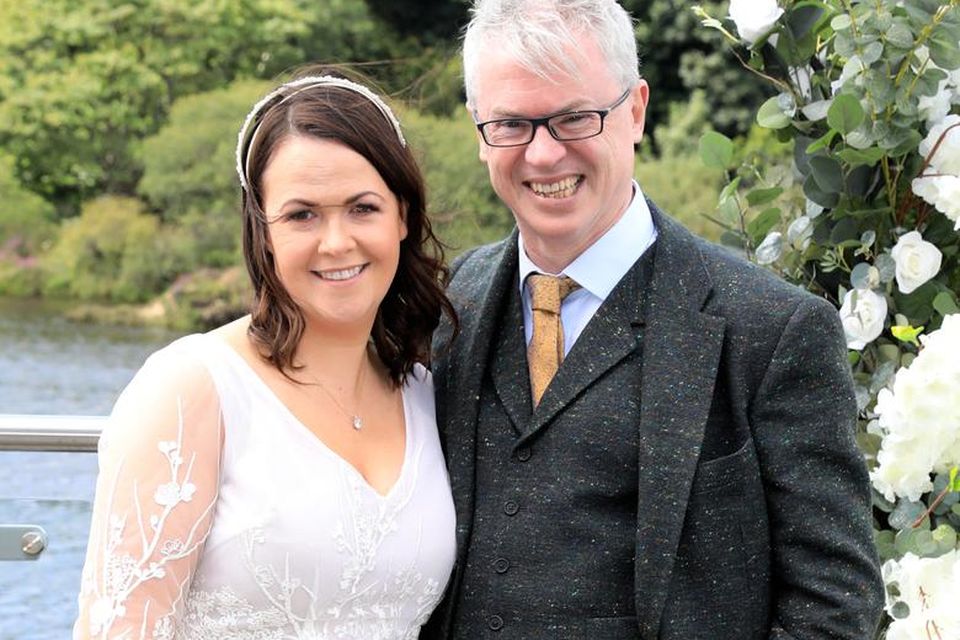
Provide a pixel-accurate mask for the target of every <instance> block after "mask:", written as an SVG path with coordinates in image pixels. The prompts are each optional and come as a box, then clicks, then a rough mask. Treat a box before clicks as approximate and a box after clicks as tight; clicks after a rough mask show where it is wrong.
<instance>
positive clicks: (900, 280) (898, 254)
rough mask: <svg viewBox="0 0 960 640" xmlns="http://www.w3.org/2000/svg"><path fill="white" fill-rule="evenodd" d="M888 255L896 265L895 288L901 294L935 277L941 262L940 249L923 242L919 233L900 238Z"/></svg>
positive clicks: (915, 288)
mask: <svg viewBox="0 0 960 640" xmlns="http://www.w3.org/2000/svg"><path fill="white" fill-rule="evenodd" d="M890 255H891V256H893V259H894V260H895V261H896V263H897V287H899V288H900V291H901V292H903V293H912V292H914V291H916V290H917V288H918V287H920V285H922V284H923V283H925V282H926V281H927V280H929V279H930V278H932V277H933V276H935V275H937V273H939V272H940V264H941V262H942V261H943V254H942V253H940V249H938V248H937V246H936V245H935V244H933V243H932V242H927V241H926V240H924V239H923V236H921V235H920V232H919V231H911V232H909V233H905V234H903V235H902V236H900V238H899V239H898V240H897V244H895V245H894V246H893V249H892V250H891V251H890Z"/></svg>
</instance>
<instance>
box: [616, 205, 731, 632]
mask: <svg viewBox="0 0 960 640" xmlns="http://www.w3.org/2000/svg"><path fill="white" fill-rule="evenodd" d="M650 208H651V212H652V213H653V216H654V222H655V224H656V227H657V229H658V232H659V236H658V239H657V249H656V251H657V253H656V259H655V264H654V272H653V278H652V280H651V283H650V291H649V299H648V306H647V310H646V318H647V326H646V333H645V336H644V355H643V368H642V372H643V382H642V385H643V387H642V405H641V410H640V433H639V450H638V455H639V482H638V503H637V515H638V528H637V548H636V554H637V557H636V562H635V567H636V569H635V597H636V607H637V618H638V623H639V627H640V631H641V633H642V635H643V636H644V637H650V638H655V637H657V636H658V634H659V630H660V622H661V617H662V614H663V608H664V604H665V601H666V595H667V589H668V588H669V585H670V576H671V573H672V568H673V563H674V561H675V559H676V553H677V548H678V545H679V541H680V534H681V531H682V529H683V523H684V517H685V514H686V504H687V501H688V498H689V493H690V487H691V484H692V481H693V476H694V472H695V471H696V466H697V462H698V460H699V456H700V448H701V444H702V441H703V434H704V428H705V425H706V422H707V418H708V416H709V412H710V406H711V403H712V398H713V387H714V383H715V380H716V376H717V369H718V366H719V362H720V354H721V350H722V346H723V334H724V321H723V319H722V318H719V317H716V316H711V315H708V314H706V313H704V312H703V308H704V306H705V304H706V302H707V300H708V299H709V296H710V293H711V283H710V277H709V274H708V273H707V271H706V269H705V267H704V265H703V262H702V258H701V255H700V251H699V248H698V247H697V245H696V243H695V242H694V240H693V238H692V236H690V234H689V232H687V231H686V230H684V229H682V228H681V227H679V225H678V224H677V223H675V222H673V221H671V220H669V219H668V218H666V217H665V216H663V215H662V214H661V213H660V212H659V211H658V210H657V209H656V207H655V206H653V204H652V203H650Z"/></svg>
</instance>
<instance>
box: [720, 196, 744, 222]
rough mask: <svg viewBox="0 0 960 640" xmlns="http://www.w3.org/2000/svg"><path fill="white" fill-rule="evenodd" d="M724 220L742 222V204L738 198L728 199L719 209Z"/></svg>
mask: <svg viewBox="0 0 960 640" xmlns="http://www.w3.org/2000/svg"><path fill="white" fill-rule="evenodd" d="M717 211H719V212H720V218H721V219H722V220H728V221H730V222H737V221H739V220H740V203H738V202H737V199H736V198H727V199H726V200H724V201H723V202H721V203H720V205H719V206H718V207H717Z"/></svg>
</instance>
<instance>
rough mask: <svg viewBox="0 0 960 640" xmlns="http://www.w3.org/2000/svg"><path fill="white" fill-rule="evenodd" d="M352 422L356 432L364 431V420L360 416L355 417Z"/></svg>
mask: <svg viewBox="0 0 960 640" xmlns="http://www.w3.org/2000/svg"><path fill="white" fill-rule="evenodd" d="M352 422H353V428H354V430H356V431H360V429H363V420H361V419H360V416H353V420H352Z"/></svg>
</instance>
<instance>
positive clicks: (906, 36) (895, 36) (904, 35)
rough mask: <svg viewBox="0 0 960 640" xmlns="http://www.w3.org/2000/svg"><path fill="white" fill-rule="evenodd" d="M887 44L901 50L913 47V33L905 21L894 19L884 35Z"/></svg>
mask: <svg viewBox="0 0 960 640" xmlns="http://www.w3.org/2000/svg"><path fill="white" fill-rule="evenodd" d="M886 38H887V43H888V44H891V45H893V46H895V47H900V48H901V49H910V48H911V47H913V32H912V31H911V30H910V26H909V25H908V24H907V21H906V20H904V19H902V18H897V19H894V21H893V24H892V25H890V28H889V29H888V30H887V33H886Z"/></svg>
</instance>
